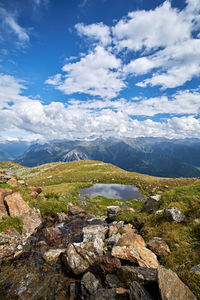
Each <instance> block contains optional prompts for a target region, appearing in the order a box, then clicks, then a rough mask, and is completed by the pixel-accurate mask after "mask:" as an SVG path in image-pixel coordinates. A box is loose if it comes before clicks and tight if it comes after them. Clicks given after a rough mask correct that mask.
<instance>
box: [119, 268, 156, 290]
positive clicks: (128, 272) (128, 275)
mask: <svg viewBox="0 0 200 300" xmlns="http://www.w3.org/2000/svg"><path fill="white" fill-rule="evenodd" d="M117 276H118V278H119V279H120V281H122V282H123V283H124V284H125V286H126V287H127V288H128V287H129V285H130V284H131V282H133V281H137V282H139V283H140V284H142V285H143V284H147V283H153V282H156V281H157V270H156V269H153V268H142V267H134V266H121V267H120V268H118V270H117Z"/></svg>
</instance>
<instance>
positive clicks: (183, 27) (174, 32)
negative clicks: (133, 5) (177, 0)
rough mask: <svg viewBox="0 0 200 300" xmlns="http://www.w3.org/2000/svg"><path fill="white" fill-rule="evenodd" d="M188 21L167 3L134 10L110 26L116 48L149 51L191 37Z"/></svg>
mask: <svg viewBox="0 0 200 300" xmlns="http://www.w3.org/2000/svg"><path fill="white" fill-rule="evenodd" d="M190 29H191V24H190V23H188V22H186V21H185V19H184V16H183V15H182V14H181V13H180V12H179V11H178V10H176V9H173V8H171V5H170V2H168V1H165V2H164V3H163V4H162V5H161V6H159V7H157V8H156V9H155V10H149V11H144V10H142V11H141V10H140V11H135V12H131V13H129V14H128V17H127V18H124V19H122V20H120V21H119V22H118V23H117V24H116V25H115V26H114V27H113V28H112V31H113V35H114V42H115V44H116V47H117V48H118V49H119V50H122V49H124V48H127V49H129V50H134V51H139V50H143V48H144V49H146V50H151V49H156V48H160V47H166V46H171V45H174V44H175V43H177V42H182V41H184V40H186V39H188V38H190Z"/></svg>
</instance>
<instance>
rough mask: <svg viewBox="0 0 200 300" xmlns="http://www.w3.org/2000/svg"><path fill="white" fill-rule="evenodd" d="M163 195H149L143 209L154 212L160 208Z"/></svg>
mask: <svg viewBox="0 0 200 300" xmlns="http://www.w3.org/2000/svg"><path fill="white" fill-rule="evenodd" d="M160 198H161V195H154V196H151V197H149V198H148V199H147V200H146V201H145V202H144V204H143V207H142V211H146V212H149V213H152V212H154V211H156V210H157V209H158V208H159V205H160V203H159V201H160Z"/></svg>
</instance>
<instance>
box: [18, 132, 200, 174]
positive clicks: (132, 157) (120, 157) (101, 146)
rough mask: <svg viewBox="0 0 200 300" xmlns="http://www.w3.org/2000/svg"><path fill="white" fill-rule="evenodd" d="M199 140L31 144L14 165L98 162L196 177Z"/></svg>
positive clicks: (153, 139) (112, 139) (131, 168)
mask: <svg viewBox="0 0 200 300" xmlns="http://www.w3.org/2000/svg"><path fill="white" fill-rule="evenodd" d="M199 154H200V140H197V139H185V140H184V139H183V140H168V139H164V138H134V139H132V138H123V139H116V138H108V139H103V138H97V139H95V140H92V141H80V140H76V141H70V140H61V141H51V142H48V143H45V144H43V145H41V144H34V145H31V146H30V148H29V149H28V150H27V151H25V153H24V154H23V155H21V156H19V157H18V158H17V159H15V161H16V162H18V163H20V164H22V165H25V166H29V167H33V166H36V165H40V164H44V163H49V162H57V161H63V162H69V161H74V160H85V159H91V160H99V161H103V162H107V163H112V164H114V165H116V166H118V167H120V168H122V169H125V170H127V171H135V172H139V173H144V174H149V175H154V176H161V177H200V170H198V169H197V168H196V167H197V166H200V155H199Z"/></svg>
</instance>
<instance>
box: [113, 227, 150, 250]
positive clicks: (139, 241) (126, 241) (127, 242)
mask: <svg viewBox="0 0 200 300" xmlns="http://www.w3.org/2000/svg"><path fill="white" fill-rule="evenodd" d="M126 230H127V229H126ZM117 246H126V247H129V248H133V249H135V248H137V247H142V248H145V247H146V244H145V241H144V239H143V237H142V236H141V235H139V234H136V233H134V232H133V229H131V230H129V231H127V233H123V234H122V236H121V238H120V239H119V241H118V243H117Z"/></svg>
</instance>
